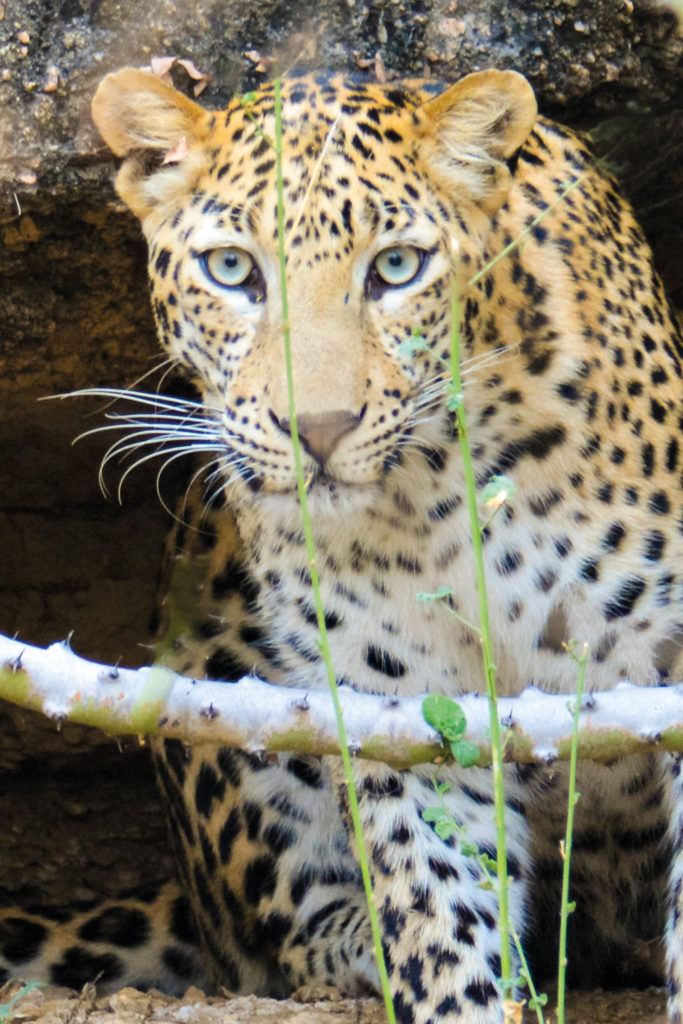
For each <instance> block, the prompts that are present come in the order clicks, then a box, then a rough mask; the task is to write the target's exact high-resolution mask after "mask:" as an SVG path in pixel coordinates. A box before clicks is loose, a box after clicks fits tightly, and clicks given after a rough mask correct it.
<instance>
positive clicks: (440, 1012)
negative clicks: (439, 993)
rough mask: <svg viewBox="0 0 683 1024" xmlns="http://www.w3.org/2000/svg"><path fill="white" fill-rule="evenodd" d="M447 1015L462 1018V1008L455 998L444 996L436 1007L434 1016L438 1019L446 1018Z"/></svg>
mask: <svg viewBox="0 0 683 1024" xmlns="http://www.w3.org/2000/svg"><path fill="white" fill-rule="evenodd" d="M435 974H436V972H435ZM449 1013H453V1014H455V1016H456V1018H457V1017H460V1016H462V1006H461V1005H460V1003H459V1002H458V1000H457V999H456V998H455V996H446V998H445V999H442V1000H441V1002H440V1003H439V1005H438V1006H437V1007H436V1016H437V1017H438V1018H439V1019H441V1018H442V1017H446V1016H447V1015H448V1014H449Z"/></svg>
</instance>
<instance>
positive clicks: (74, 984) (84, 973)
mask: <svg viewBox="0 0 683 1024" xmlns="http://www.w3.org/2000/svg"><path fill="white" fill-rule="evenodd" d="M122 974H123V964H122V963H121V961H120V960H119V958H118V957H116V956H114V955H113V953H103V954H102V955H101V956H93V955H92V954H90V953H88V951H87V950H86V949H83V948H82V947H81V946H71V947H70V948H69V949H67V951H66V952H65V953H64V956H63V957H62V959H61V960H59V961H58V962H57V963H54V964H52V966H51V968H50V981H51V982H52V984H53V985H64V986H65V987H66V988H78V989H81V988H83V986H84V985H85V984H87V982H89V981H95V979H97V980H98V981H99V982H105V981H115V980H116V979H117V978H120V977H121V975H122Z"/></svg>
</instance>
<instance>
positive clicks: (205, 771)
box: [194, 761, 225, 818]
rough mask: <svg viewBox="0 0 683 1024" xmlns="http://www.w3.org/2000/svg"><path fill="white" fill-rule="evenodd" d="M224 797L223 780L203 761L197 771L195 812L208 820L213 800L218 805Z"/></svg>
mask: <svg viewBox="0 0 683 1024" xmlns="http://www.w3.org/2000/svg"><path fill="white" fill-rule="evenodd" d="M224 795H225V779H224V778H223V779H219V778H218V775H217V774H216V771H215V769H214V768H213V766H212V765H210V764H208V763H207V762H206V761H204V763H203V764H202V766H201V768H200V769H199V773H198V775H197V783H196V785H195V791H194V799H195V807H196V808H197V811H198V812H199V813H200V814H201V815H202V816H203V817H205V818H208V817H209V814H210V813H211V805H212V804H213V802H214V800H217V801H218V802H219V803H220V802H221V800H222V799H223V797H224Z"/></svg>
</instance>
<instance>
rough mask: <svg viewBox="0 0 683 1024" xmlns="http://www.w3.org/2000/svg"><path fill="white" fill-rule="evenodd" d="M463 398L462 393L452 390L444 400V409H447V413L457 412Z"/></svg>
mask: <svg viewBox="0 0 683 1024" xmlns="http://www.w3.org/2000/svg"><path fill="white" fill-rule="evenodd" d="M464 397H465V396H464V395H463V393H462V391H455V389H453V390H452V391H451V392H450V394H449V395H448V398H447V400H446V408H447V409H448V411H449V412H457V411H458V409H459V408H460V406H461V405H462V403H463V398H464Z"/></svg>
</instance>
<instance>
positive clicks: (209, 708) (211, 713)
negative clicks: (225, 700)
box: [199, 704, 221, 721]
mask: <svg viewBox="0 0 683 1024" xmlns="http://www.w3.org/2000/svg"><path fill="white" fill-rule="evenodd" d="M199 714H200V715H201V717H202V718H208V719H209V720H210V721H213V719H214V718H220V714H221V713H220V711H218V710H217V709H216V708H215V707H214V706H213V704H204V705H203V706H202V707H201V708H200V709H199Z"/></svg>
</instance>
